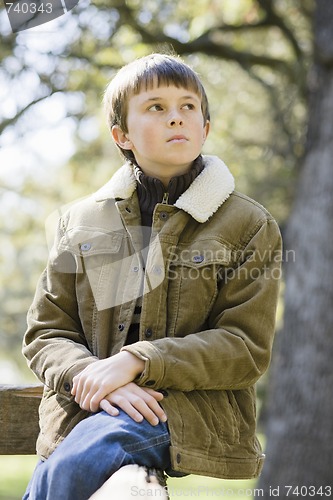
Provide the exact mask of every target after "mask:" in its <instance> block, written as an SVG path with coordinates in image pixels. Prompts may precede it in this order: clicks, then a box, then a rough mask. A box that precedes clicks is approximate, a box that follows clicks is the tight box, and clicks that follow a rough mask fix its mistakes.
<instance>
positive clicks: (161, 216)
mask: <svg viewBox="0 0 333 500" xmlns="http://www.w3.org/2000/svg"><path fill="white" fill-rule="evenodd" d="M159 218H160V219H161V220H162V221H163V222H164V221H166V220H168V218H169V214H168V212H160V215H159Z"/></svg>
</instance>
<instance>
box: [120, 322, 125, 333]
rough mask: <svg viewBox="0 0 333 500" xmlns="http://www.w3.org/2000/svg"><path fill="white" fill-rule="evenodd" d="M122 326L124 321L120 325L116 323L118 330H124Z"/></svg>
mask: <svg viewBox="0 0 333 500" xmlns="http://www.w3.org/2000/svg"><path fill="white" fill-rule="evenodd" d="M124 328H125V325H124V323H120V325H118V330H119V331H120V332H122V331H123V330H124Z"/></svg>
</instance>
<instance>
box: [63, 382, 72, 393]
mask: <svg viewBox="0 0 333 500" xmlns="http://www.w3.org/2000/svg"><path fill="white" fill-rule="evenodd" d="M64 389H65V391H66V392H71V384H70V383H69V382H65V383H64Z"/></svg>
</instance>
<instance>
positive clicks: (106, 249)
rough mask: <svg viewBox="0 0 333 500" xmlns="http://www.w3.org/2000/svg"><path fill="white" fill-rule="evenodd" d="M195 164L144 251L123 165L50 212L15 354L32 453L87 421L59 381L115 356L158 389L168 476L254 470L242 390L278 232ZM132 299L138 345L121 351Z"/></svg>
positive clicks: (251, 377) (261, 336) (272, 294)
mask: <svg viewBox="0 0 333 500" xmlns="http://www.w3.org/2000/svg"><path fill="white" fill-rule="evenodd" d="M203 161H204V169H203V171H202V172H201V173H200V174H199V175H198V177H196V178H195V180H194V181H193V182H192V184H191V185H190V187H189V188H188V189H187V190H186V191H185V192H184V193H183V194H182V195H181V196H180V198H179V199H178V200H177V202H176V203H175V204H174V205H167V204H162V203H161V204H158V205H156V208H155V211H154V216H153V225H152V233H151V240H150V245H149V248H148V249H142V228H141V227H140V209H139V205H138V198H137V193H136V180H135V177H134V175H133V170H132V166H131V165H130V164H125V165H124V166H123V167H121V168H120V169H119V170H118V171H117V172H116V173H115V175H114V176H113V177H112V178H111V180H110V181H109V183H108V184H106V185H105V186H104V187H103V188H101V189H100V190H99V191H98V192H97V193H95V194H94V195H92V196H90V197H88V198H87V199H85V200H83V201H80V202H78V203H77V204H75V205H73V206H72V207H71V208H70V209H69V210H68V211H67V212H66V213H65V214H64V215H63V216H62V217H61V219H60V222H59V227H58V230H57V234H56V238H55V243H54V246H53V249H52V251H51V253H50V258H49V262H48V265H47V268H46V270H45V272H44V273H43V275H42V277H41V279H40V282H39V285H38V287H37V291H36V295H35V299H34V302H33V304H32V306H31V308H30V310H29V314H28V330H27V332H26V334H25V337H24V346H23V352H24V355H25V356H26V357H27V359H28V360H29V365H30V367H31V369H32V370H33V371H34V372H35V373H36V375H37V376H38V377H39V379H40V380H41V381H42V382H43V383H44V384H45V392H44V396H43V400H42V403H41V407H40V426H41V432H40V436H39V439H38V443H37V451H38V453H39V454H40V455H41V456H42V457H45V458H46V457H48V456H49V455H50V453H52V451H53V450H54V449H55V447H56V446H57V445H58V443H59V442H60V441H61V440H62V439H63V438H64V437H65V436H66V435H67V434H68V433H69V431H70V430H71V429H72V428H73V427H74V426H75V425H76V424H77V423H78V422H79V421H80V420H81V419H82V418H85V417H86V416H87V415H88V413H87V412H85V411H83V410H81V409H80V408H79V406H78V405H77V404H76V403H75V401H74V400H73V398H72V397H71V394H70V391H71V386H72V379H73V377H74V376H75V375H76V374H78V373H79V372H80V371H81V370H82V369H84V368H85V367H86V366H87V365H88V364H89V363H94V362H95V360H96V359H98V358H100V359H101V358H105V357H108V356H112V355H113V354H115V353H117V352H119V351H120V349H122V348H123V349H126V350H128V351H130V352H132V353H133V354H135V355H136V356H138V357H140V358H141V359H143V360H144V361H145V370H144V372H143V373H142V375H141V377H140V378H139V379H138V380H137V383H138V384H139V385H141V386H143V387H146V386H147V387H151V388H154V389H157V390H163V392H164V395H165V397H164V399H163V401H162V403H161V404H162V406H163V408H164V410H165V412H166V413H167V416H168V425H169V429H170V436H171V447H170V453H171V461H172V468H173V470H174V471H177V472H182V473H194V474H202V475H210V476H216V477H221V478H252V477H255V476H257V475H258V474H259V473H260V470H261V468H262V465H263V460H264V456H263V454H262V450H261V447H260V444H259V442H258V440H257V437H256V410H255V405H256V398H255V389H254V385H255V383H256V382H257V380H258V379H259V378H260V376H261V375H262V374H263V373H264V372H265V370H266V369H267V367H268V364H269V361H270V357H271V349H272V342H273V337H274V330H275V314H276V305H277V299H278V288H279V281H280V267H281V237H280V232H279V229H278V226H277V224H276V222H275V220H274V219H273V218H272V216H271V215H270V214H269V213H268V212H267V211H266V210H265V209H264V208H263V207H262V206H260V205H259V204H258V203H256V202H254V201H253V200H251V199H249V198H248V197H246V196H244V195H242V194H239V193H237V192H235V191H234V180H233V177H232V175H231V173H230V172H229V170H228V169H227V167H226V166H225V165H224V163H223V162H222V161H221V160H219V159H218V158H216V157H212V156H204V157H203ZM139 296H142V313H141V321H140V340H139V342H137V343H135V344H132V345H129V346H124V343H125V341H126V336H127V332H128V329H129V327H130V325H131V322H132V318H133V314H134V309H135V306H136V304H137V299H138V297H139ZM110 418H113V417H110Z"/></svg>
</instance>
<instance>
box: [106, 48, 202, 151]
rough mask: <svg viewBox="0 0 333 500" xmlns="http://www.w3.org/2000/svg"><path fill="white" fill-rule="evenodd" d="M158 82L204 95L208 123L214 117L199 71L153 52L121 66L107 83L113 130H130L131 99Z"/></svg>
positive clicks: (109, 120) (107, 101)
mask: <svg viewBox="0 0 333 500" xmlns="http://www.w3.org/2000/svg"><path fill="white" fill-rule="evenodd" d="M156 82H157V85H158V86H162V85H167V86H168V85H175V86H176V87H183V88H185V89H188V90H192V91H193V92H195V93H196V94H197V95H198V96H200V98H201V110H202V114H203V118H204V124H205V123H206V122H207V120H209V119H210V114H209V104H208V99H207V95H206V92H205V89H204V87H203V85H202V83H201V81H200V79H199V77H198V75H197V74H196V73H195V71H194V70H193V69H192V68H190V66H188V65H187V64H185V63H184V62H183V61H182V60H181V59H180V58H179V57H175V56H171V55H166V54H151V55H149V56H145V57H141V58H140V59H137V60H135V61H133V62H131V63H129V64H127V65H126V66H124V67H123V68H121V69H120V70H119V71H118V73H117V74H116V76H115V77H114V78H113V79H112V80H111V82H110V83H109V85H108V86H107V88H106V90H105V94H104V99H103V103H104V109H105V112H106V115H107V122H108V126H109V128H110V130H111V129H112V127H113V126H114V125H118V126H119V127H120V128H121V130H122V131H123V132H124V133H126V132H128V129H127V103H128V98H129V97H130V96H131V95H137V94H139V92H140V91H141V90H142V88H144V89H146V90H148V89H150V88H152V87H153V86H154V84H155V83H156ZM119 149H120V150H121V152H122V154H123V155H124V156H125V158H127V159H129V160H133V159H134V155H133V153H132V151H127V150H124V149H122V148H119Z"/></svg>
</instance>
